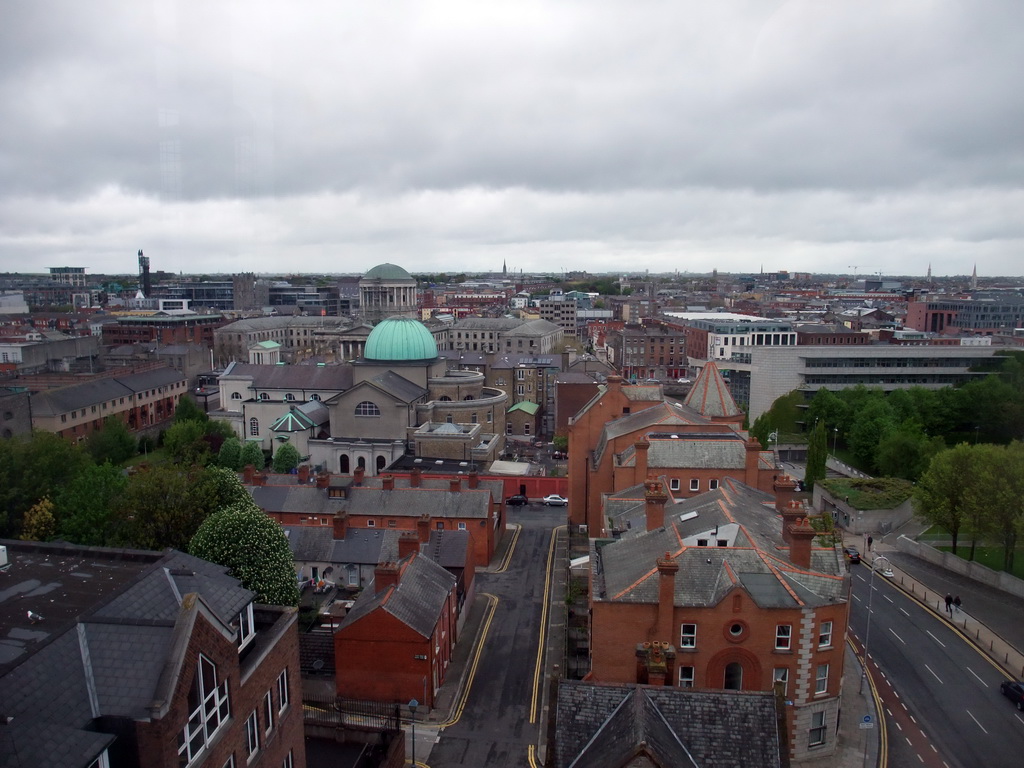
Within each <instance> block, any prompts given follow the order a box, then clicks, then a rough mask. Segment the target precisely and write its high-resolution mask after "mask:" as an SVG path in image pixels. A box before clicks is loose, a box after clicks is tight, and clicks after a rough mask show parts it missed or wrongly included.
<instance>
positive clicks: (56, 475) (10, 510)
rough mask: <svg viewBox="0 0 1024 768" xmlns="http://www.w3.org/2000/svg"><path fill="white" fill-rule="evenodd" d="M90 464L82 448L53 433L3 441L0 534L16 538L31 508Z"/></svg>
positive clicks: (42, 433)
mask: <svg viewBox="0 0 1024 768" xmlns="http://www.w3.org/2000/svg"><path fill="white" fill-rule="evenodd" d="M91 463H92V459H90V457H89V454H88V453H86V452H85V450H84V449H83V448H82V447H81V446H80V445H77V444H75V443H72V442H70V441H68V440H65V439H63V438H61V437H58V436H57V435H54V434H52V433H50V432H33V433H32V434H31V435H30V436H28V437H15V438H10V439H7V440H0V535H3V536H7V537H10V538H15V537H17V536H18V535H19V534H20V532H21V525H22V519H23V517H24V515H25V513H26V512H27V511H28V509H29V507H31V506H32V505H33V504H35V503H36V502H38V501H39V500H40V499H42V498H43V497H49V498H53V497H54V496H55V495H56V493H57V491H58V490H59V489H60V488H61V487H63V486H64V484H65V483H67V482H68V480H69V479H71V478H73V477H75V476H76V475H77V474H78V473H79V472H81V471H82V470H84V469H85V468H86V467H87V466H89V465H90V464H91Z"/></svg>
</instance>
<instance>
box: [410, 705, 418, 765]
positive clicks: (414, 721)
mask: <svg viewBox="0 0 1024 768" xmlns="http://www.w3.org/2000/svg"><path fill="white" fill-rule="evenodd" d="M419 705H420V703H419V702H418V701H416V699H413V700H412V701H410V702H409V711H410V712H411V713H412V716H411V717H410V718H409V722H410V723H412V764H413V768H415V766H416V707H418V706H419Z"/></svg>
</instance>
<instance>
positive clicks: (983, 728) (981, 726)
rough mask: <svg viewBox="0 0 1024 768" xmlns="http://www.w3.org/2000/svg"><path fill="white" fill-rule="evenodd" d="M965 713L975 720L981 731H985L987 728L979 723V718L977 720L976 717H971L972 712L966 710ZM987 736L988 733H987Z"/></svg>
mask: <svg viewBox="0 0 1024 768" xmlns="http://www.w3.org/2000/svg"><path fill="white" fill-rule="evenodd" d="M964 712H966V713H967V714H968V715H970V716H971V720H973V721H974V722H975V723H976V724H977V726H978V727H979V728H981V730H983V731H985V726H984V725H982V724H981V723H979V722H978V718H976V717H975V716H974V715H971V710H969V709H965V710H964ZM985 734H986V735H987V734H988V731H985Z"/></svg>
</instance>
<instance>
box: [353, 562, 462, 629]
mask: <svg viewBox="0 0 1024 768" xmlns="http://www.w3.org/2000/svg"><path fill="white" fill-rule="evenodd" d="M398 568H399V577H398V586H396V587H388V588H386V589H382V590H380V591H377V590H376V587H375V584H376V582H375V581H374V582H370V584H368V585H367V587H366V589H364V590H363V591H362V592H361V593H360V595H359V597H358V598H356V602H355V605H353V606H352V608H351V609H350V610H349V612H348V615H347V616H345V619H344V620H343V621H342V622H341V624H340V625H339V626H338V631H339V632H342V631H344V629H345V628H346V627H349V626H351V625H353V624H355V623H356V622H357V621H359V620H360V619H362V618H363V617H365V616H368V615H369V614H370V613H372V612H373V611H376V610H383V611H385V612H387V613H389V614H391V615H392V616H394V617H395V618H396V619H398V620H399V621H401V622H402V623H403V624H405V625H406V626H408V627H409V628H410V629H412V630H413V631H414V632H416V633H418V634H420V635H422V636H423V637H427V638H429V637H430V636H431V634H432V633H433V631H434V627H436V626H437V621H438V619H439V618H440V616H441V610H442V609H443V608H444V602H445V600H446V599H447V597H448V595H449V594H450V593H451V591H452V590H453V589H454V588H455V577H454V576H452V574H450V573H448V571H446V570H445V569H444V568H442V567H441V566H440V565H438V564H437V563H435V562H433V561H431V560H430V559H429V558H427V557H422V556H419V555H418V554H416V553H414V554H412V555H410V556H409V557H407V558H406V559H405V560H402V561H401V562H400V563H399V564H398Z"/></svg>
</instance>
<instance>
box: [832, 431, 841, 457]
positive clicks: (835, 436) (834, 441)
mask: <svg viewBox="0 0 1024 768" xmlns="http://www.w3.org/2000/svg"><path fill="white" fill-rule="evenodd" d="M838 444H839V427H832V455H833V456H835V455H836V446H837V445H838Z"/></svg>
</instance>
